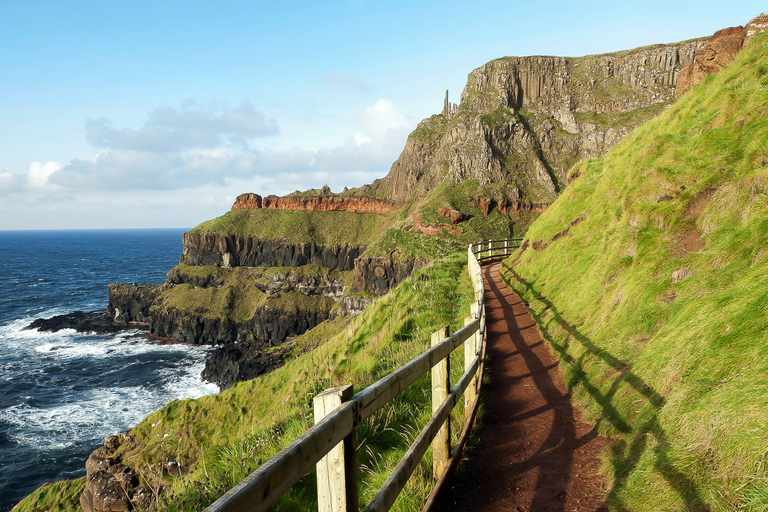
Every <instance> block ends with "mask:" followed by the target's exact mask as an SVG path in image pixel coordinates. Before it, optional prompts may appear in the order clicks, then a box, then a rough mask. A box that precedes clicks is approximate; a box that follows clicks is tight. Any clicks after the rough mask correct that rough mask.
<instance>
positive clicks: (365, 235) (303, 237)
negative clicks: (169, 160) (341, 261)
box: [192, 209, 393, 245]
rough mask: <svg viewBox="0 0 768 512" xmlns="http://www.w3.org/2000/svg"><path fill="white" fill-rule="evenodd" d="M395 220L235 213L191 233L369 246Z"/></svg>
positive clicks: (349, 214) (345, 215)
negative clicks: (351, 243)
mask: <svg viewBox="0 0 768 512" xmlns="http://www.w3.org/2000/svg"><path fill="white" fill-rule="evenodd" d="M392 220H393V219H392V217H389V216H387V215H379V214H375V213H355V212H306V211H293V210H266V209H258V210H257V209H254V210H235V211H230V212H227V213H225V214H224V215H222V216H221V217H217V218H215V219H212V220H209V221H207V222H203V223H202V224H200V225H199V226H197V227H196V228H194V229H193V230H192V231H193V232H196V233H214V232H215V233H228V234H235V235H251V236H256V237H258V238H262V239H274V238H285V239H287V241H288V242H291V243H316V244H321V245H347V244H349V243H350V242H354V243H355V245H367V244H369V243H371V241H372V240H373V239H374V237H375V236H376V235H377V234H378V233H379V232H381V230H382V229H386V227H387V226H388V225H390V224H391V223H392Z"/></svg>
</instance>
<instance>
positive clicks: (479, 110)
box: [373, 39, 705, 213]
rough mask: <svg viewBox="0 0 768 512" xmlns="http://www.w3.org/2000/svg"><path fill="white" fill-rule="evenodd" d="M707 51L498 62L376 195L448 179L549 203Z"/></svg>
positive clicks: (687, 46) (414, 140) (670, 95)
mask: <svg viewBox="0 0 768 512" xmlns="http://www.w3.org/2000/svg"><path fill="white" fill-rule="evenodd" d="M704 43H705V40H703V39H700V40H694V41H687V42H683V43H676V44H669V45H657V46H650V47H644V48H638V49H636V50H632V51H629V52H621V53H615V54H605V55H596V56H589V57H581V58H565V57H507V58H502V59H497V60H494V61H491V62H489V63H488V64H485V65H484V66H482V67H480V68H478V69H476V70H474V71H473V72H472V73H470V75H469V79H468V82H467V86H466V88H465V89H464V92H463V93H462V97H461V104H460V105H459V106H458V108H456V109H451V110H450V111H449V112H448V110H447V109H445V111H444V112H443V114H442V115H435V116H432V117H431V118H429V119H425V120H424V121H422V122H421V123H420V124H419V126H418V128H417V129H416V130H415V131H414V132H413V133H412V134H411V135H410V136H409V138H408V141H407V143H406V146H405V148H404V149H403V152H402V153H401V155H400V158H398V160H397V161H396V162H395V163H394V164H393V165H392V168H391V170H390V172H389V174H388V175H387V177H385V178H384V179H382V180H378V181H377V182H374V184H373V187H374V189H379V190H391V194H390V197H391V198H392V199H395V200H398V199H403V198H406V197H410V196H412V195H414V194H425V193H427V192H428V191H429V190H432V189H433V188H435V187H436V186H437V185H438V184H439V183H441V182H442V181H444V180H450V181H451V182H455V183H458V182H462V181H465V180H468V179H476V180H477V181H478V183H479V184H480V185H481V186H484V185H489V184H491V183H493V184H502V185H506V192H505V197H504V198H497V200H502V199H506V200H507V201H508V202H509V203H514V202H517V203H519V204H520V205H524V204H525V205H546V204H549V203H551V202H552V201H553V200H554V199H555V197H556V196H557V194H558V192H559V191H560V190H561V189H562V188H563V187H564V186H565V185H566V183H565V179H566V173H567V170H568V169H569V168H570V167H571V165H573V164H574V163H575V162H577V161H578V160H580V159H582V158H585V157H592V156H601V155H603V154H604V153H605V152H606V151H607V150H608V149H610V148H611V147H612V146H613V145H615V144H616V143H617V142H619V141H620V140H622V139H623V138H624V137H625V136H626V135H627V134H628V133H629V132H630V131H632V130H633V129H634V128H636V127H637V126H639V125H640V124H642V123H643V122H645V121H646V120H647V119H649V118H650V117H652V116H653V115H655V114H656V113H657V112H659V111H660V110H661V109H662V108H663V107H664V105H665V104H666V103H667V102H669V101H671V100H673V99H674V94H675V84H676V83H677V78H678V73H679V71H680V68H681V67H682V66H685V65H687V64H689V63H691V62H693V56H694V53H695V51H696V50H697V49H699V48H701V47H702V46H703V45H704ZM446 112H447V113H446ZM619 115H620V116H619ZM540 208H541V206H536V207H535V208H529V209H524V208H521V207H519V208H517V211H518V212H523V213H527V212H528V211H535V210H538V209H540ZM513 211H514V210H513Z"/></svg>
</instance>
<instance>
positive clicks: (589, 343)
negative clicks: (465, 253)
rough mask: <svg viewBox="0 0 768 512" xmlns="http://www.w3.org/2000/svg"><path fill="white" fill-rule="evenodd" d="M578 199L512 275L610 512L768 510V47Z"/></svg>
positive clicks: (584, 187) (576, 180) (515, 264)
mask: <svg viewBox="0 0 768 512" xmlns="http://www.w3.org/2000/svg"><path fill="white" fill-rule="evenodd" d="M571 176H572V182H571V183H570V185H569V186H568V188H567V189H566V190H565V191H564V193H563V195H562V196H561V197H560V198H558V200H557V201H556V202H555V203H554V204H553V205H552V207H551V208H550V209H549V210H548V211H547V212H546V213H544V214H543V215H541V217H539V219H538V220H537V221H536V222H535V223H534V224H533V225H532V226H531V228H530V229H529V231H528V233H527V240H528V243H525V244H524V246H523V247H522V248H521V249H520V250H519V251H518V252H517V253H516V254H515V255H514V256H513V257H512V258H511V259H510V260H508V261H506V262H505V263H504V277H505V279H506V280H507V281H508V282H509V284H510V285H511V286H512V287H513V288H514V289H515V290H517V291H518V293H520V294H521V296H522V297H523V298H524V300H526V301H527V302H528V303H529V305H530V308H531V310H532V312H533V313H534V315H535V317H536V319H537V322H538V323H539V325H540V327H541V330H542V332H543V334H544V335H545V337H546V338H547V339H548V340H549V341H550V342H551V344H552V346H553V347H554V349H555V350H556V351H557V352H558V353H559V355H560V358H561V366H562V368H563V369H564V371H565V374H566V381H567V383H568V385H569V387H570V388H571V389H572V391H573V393H574V395H575V396H576V397H577V398H578V399H579V400H580V401H581V403H582V405H584V406H585V407H586V409H587V410H588V412H589V415H590V417H591V419H593V420H594V421H597V422H598V424H599V428H600V430H601V431H602V432H604V433H606V434H609V435H612V436H615V437H614V439H615V444H614V445H613V447H612V448H611V449H610V453H608V454H607V456H606V463H607V467H608V469H609V474H610V476H611V477H612V481H611V488H610V494H609V504H610V506H611V508H612V509H613V510H620V511H629V510H633V511H634V510H648V511H651V510H653V511H661V510H723V511H726V510H728V511H731V510H768V427H766V420H767V419H768V34H765V33H763V34H760V35H757V36H755V38H754V39H753V40H752V41H751V42H750V44H749V45H748V46H747V47H746V48H745V49H744V50H742V51H741V53H740V54H739V55H738V57H737V59H736V60H735V61H734V62H733V63H732V64H730V65H729V66H727V67H726V68H724V69H723V70H722V71H721V72H720V73H718V74H716V75H710V76H709V77H708V78H707V79H706V80H705V81H704V82H703V83H702V84H700V85H698V86H696V87H695V88H694V89H693V90H692V91H691V92H689V93H688V94H686V95H684V96H683V97H682V98H680V99H679V100H678V101H677V102H676V103H675V104H674V105H672V106H671V107H670V108H669V109H668V110H666V111H665V112H664V113H662V114H661V115H659V116H658V117H657V118H655V119H653V120H651V121H650V122H648V123H646V124H645V125H643V126H642V127H641V128H639V129H638V130H636V131H635V132H633V133H632V134H631V135H630V136H629V137H627V138H626V139H625V140H624V141H623V142H622V143H620V144H619V145H618V146H616V147H614V148H613V149H612V150H611V151H610V152H609V153H608V154H607V155H606V156H605V157H604V158H601V159H590V160H587V161H585V162H582V163H581V164H579V165H577V166H576V167H575V168H574V169H572V171H571Z"/></svg>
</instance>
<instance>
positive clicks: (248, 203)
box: [232, 193, 395, 215]
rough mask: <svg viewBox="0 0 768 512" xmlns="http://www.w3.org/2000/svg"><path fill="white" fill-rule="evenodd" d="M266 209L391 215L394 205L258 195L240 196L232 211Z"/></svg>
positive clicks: (330, 197) (353, 198) (362, 198)
mask: <svg viewBox="0 0 768 512" xmlns="http://www.w3.org/2000/svg"><path fill="white" fill-rule="evenodd" d="M254 208H256V209H258V208H266V209H272V210H303V211H309V212H359V213H379V214H383V215H390V214H392V212H393V210H394V208H395V205H394V203H392V202H391V201H384V200H382V199H376V198H375V197H366V196H350V197H340V196H334V195H328V196H285V197H278V196H274V195H270V196H267V197H264V198H262V197H261V196H260V195H259V194H253V193H246V194H240V195H239V196H237V199H236V200H235V204H233V205H232V210H247V209H254Z"/></svg>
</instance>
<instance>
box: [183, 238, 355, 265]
mask: <svg viewBox="0 0 768 512" xmlns="http://www.w3.org/2000/svg"><path fill="white" fill-rule="evenodd" d="M182 244H183V250H182V253H181V258H180V260H179V262H180V263H186V264H188V265H217V266H220V267H224V268H229V267H238V266H245V267H298V266H301V265H307V264H310V263H319V264H321V265H323V266H326V267H328V268H332V269H337V270H352V269H353V268H354V265H355V263H354V262H355V258H357V257H358V256H359V255H360V254H361V253H362V252H363V250H364V249H365V248H364V247H357V246H352V245H343V246H324V245H316V244H301V243H298V244H289V243H288V242H286V241H285V240H262V239H260V238H255V237H245V236H241V235H225V234H221V233H205V234H203V233H194V232H189V233H184V235H183V236H182Z"/></svg>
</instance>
